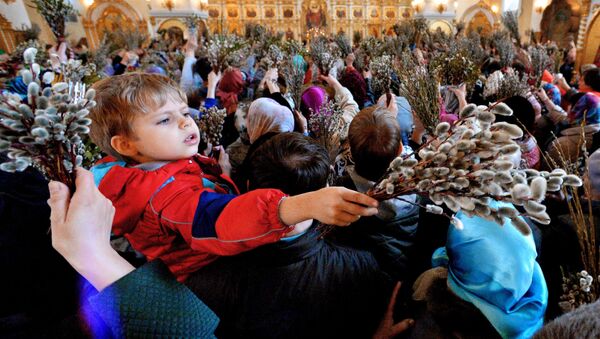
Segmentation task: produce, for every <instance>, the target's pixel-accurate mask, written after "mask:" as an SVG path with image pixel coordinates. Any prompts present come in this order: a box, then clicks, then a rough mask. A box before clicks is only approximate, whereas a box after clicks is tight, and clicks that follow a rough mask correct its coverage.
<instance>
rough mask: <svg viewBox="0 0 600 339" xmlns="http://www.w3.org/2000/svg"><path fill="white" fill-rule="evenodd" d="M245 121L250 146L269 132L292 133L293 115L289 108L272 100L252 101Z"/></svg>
mask: <svg viewBox="0 0 600 339" xmlns="http://www.w3.org/2000/svg"><path fill="white" fill-rule="evenodd" d="M246 119H247V121H248V123H247V129H248V137H249V139H250V143H251V144H252V143H254V142H255V141H256V139H258V138H260V137H261V136H262V135H265V134H266V133H269V132H280V133H282V132H292V131H294V115H293V114H292V112H291V111H290V109H289V108H287V107H285V106H282V105H280V104H279V103H277V101H275V100H273V99H269V98H260V99H256V100H254V101H253V102H252V104H251V105H250V108H249V109H248V117H247V118H246Z"/></svg>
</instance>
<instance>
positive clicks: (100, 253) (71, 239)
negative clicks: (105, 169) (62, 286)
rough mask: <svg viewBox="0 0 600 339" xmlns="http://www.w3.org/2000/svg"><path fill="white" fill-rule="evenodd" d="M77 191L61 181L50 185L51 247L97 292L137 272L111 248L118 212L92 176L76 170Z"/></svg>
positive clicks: (79, 169)
mask: <svg viewBox="0 0 600 339" xmlns="http://www.w3.org/2000/svg"><path fill="white" fill-rule="evenodd" d="M75 185H76V187H77V190H76V191H75V194H73V196H72V197H71V196H70V192H69V189H68V188H67V186H66V185H64V184H63V183H60V182H56V181H53V182H50V184H49V185H48V188H49V190H50V199H49V200H48V204H49V205H50V208H51V213H50V222H51V227H52V246H53V247H54V249H56V250H57V251H58V253H60V254H61V255H62V256H63V257H64V258H65V259H66V260H67V261H68V262H69V264H71V266H73V268H75V270H76V271H77V272H79V274H81V275H82V276H83V277H84V278H85V279H87V280H88V281H89V282H90V283H91V284H92V285H93V286H94V287H95V288H96V289H97V290H99V291H101V290H102V289H104V288H105V287H107V286H108V285H110V284H112V283H114V282H116V281H117V280H119V279H121V278H122V277H124V276H125V275H127V274H128V273H130V272H132V271H133V270H134V267H133V266H132V265H131V264H129V263H128V262H127V261H126V260H125V259H123V258H122V257H121V256H119V254H118V253H117V252H116V251H115V250H113V249H112V247H111V246H110V232H111V228H112V221H113V217H114V214H115V209H114V207H113V206H112V203H111V202H110V200H108V199H106V198H105V197H104V196H103V195H102V193H100V191H99V190H98V189H97V188H96V186H95V185H94V177H93V175H92V174H91V173H90V172H88V171H86V170H85V169H83V168H78V169H77V179H76V181H75Z"/></svg>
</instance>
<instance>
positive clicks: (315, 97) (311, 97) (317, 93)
mask: <svg viewBox="0 0 600 339" xmlns="http://www.w3.org/2000/svg"><path fill="white" fill-rule="evenodd" d="M326 96H327V93H326V92H325V90H324V89H322V88H321V87H318V86H311V87H309V88H307V89H306V90H305V91H304V93H302V97H301V100H302V105H303V106H304V107H306V109H307V111H306V112H304V111H303V112H302V114H304V116H305V117H306V118H307V119H308V118H309V117H310V112H309V111H308V109H312V110H313V112H317V111H319V108H321V105H323V102H324V101H325V97H326Z"/></svg>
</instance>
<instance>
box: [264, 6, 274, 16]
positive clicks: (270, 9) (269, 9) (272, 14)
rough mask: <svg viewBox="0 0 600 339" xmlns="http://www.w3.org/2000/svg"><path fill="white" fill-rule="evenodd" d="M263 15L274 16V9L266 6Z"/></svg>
mask: <svg viewBox="0 0 600 339" xmlns="http://www.w3.org/2000/svg"><path fill="white" fill-rule="evenodd" d="M265 16H266V17H267V18H272V17H274V16H275V11H274V10H273V8H268V9H267V10H266V11H265Z"/></svg>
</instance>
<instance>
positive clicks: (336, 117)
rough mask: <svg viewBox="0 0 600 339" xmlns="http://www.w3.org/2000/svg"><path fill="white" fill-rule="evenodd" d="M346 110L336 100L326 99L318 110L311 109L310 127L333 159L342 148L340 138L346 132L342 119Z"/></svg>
mask: <svg viewBox="0 0 600 339" xmlns="http://www.w3.org/2000/svg"><path fill="white" fill-rule="evenodd" d="M343 113H344V111H343V110H342V109H341V107H340V106H339V104H337V103H336V102H335V101H334V100H329V99H328V98H326V99H325V101H324V102H323V104H322V105H321V107H319V110H318V111H317V112H314V111H313V110H312V109H311V110H310V118H309V120H308V128H309V130H310V133H311V135H312V136H313V137H314V138H315V139H316V140H317V142H318V143H319V144H320V145H321V146H323V147H325V149H327V152H328V153H329V158H330V159H331V161H333V160H334V159H335V157H336V155H337V154H338V151H339V149H340V140H341V139H342V138H343V137H344V134H345V133H346V126H345V125H346V124H345V123H344V119H342V116H343Z"/></svg>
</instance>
